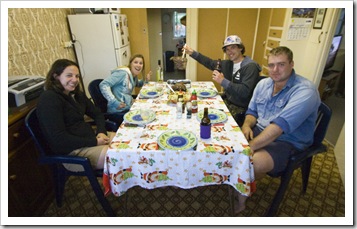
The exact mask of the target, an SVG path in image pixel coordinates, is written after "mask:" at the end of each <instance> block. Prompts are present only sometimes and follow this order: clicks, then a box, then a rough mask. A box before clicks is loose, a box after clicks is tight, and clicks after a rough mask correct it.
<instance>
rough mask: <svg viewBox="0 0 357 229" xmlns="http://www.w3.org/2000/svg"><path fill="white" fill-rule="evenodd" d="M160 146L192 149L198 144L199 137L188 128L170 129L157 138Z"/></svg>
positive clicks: (173, 148)
mask: <svg viewBox="0 0 357 229" xmlns="http://www.w3.org/2000/svg"><path fill="white" fill-rule="evenodd" d="M157 142H158V144H159V146H160V147H161V148H163V149H168V150H190V149H193V148H194V147H195V146H196V145H197V137H196V135H195V134H194V133H192V132H191V131H187V130H168V131H165V132H164V133H162V134H160V136H159V137H158V139H157Z"/></svg>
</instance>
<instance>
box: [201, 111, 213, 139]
mask: <svg viewBox="0 0 357 229" xmlns="http://www.w3.org/2000/svg"><path fill="white" fill-rule="evenodd" d="M200 136H201V138H203V139H209V138H211V119H210V118H209V117H208V108H207V107H205V108H204V111H203V118H202V119H201V124H200Z"/></svg>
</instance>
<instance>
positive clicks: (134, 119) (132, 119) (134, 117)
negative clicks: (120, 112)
mask: <svg viewBox="0 0 357 229" xmlns="http://www.w3.org/2000/svg"><path fill="white" fill-rule="evenodd" d="M142 111H144V112H145V114H146V117H143V116H142V115H141V113H142ZM155 118H156V115H155V112H154V111H153V110H149V109H137V110H130V111H128V112H126V113H125V115H124V121H125V122H126V123H132V124H137V125H145V124H147V123H150V122H152V121H154V120H155Z"/></svg>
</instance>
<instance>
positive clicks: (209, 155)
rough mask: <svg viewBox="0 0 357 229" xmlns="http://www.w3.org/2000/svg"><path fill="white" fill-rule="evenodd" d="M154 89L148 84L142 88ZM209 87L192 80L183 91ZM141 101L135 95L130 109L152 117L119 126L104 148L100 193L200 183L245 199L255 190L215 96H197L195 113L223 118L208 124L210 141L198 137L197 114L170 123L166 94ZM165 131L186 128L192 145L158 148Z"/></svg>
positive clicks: (236, 130) (243, 146)
mask: <svg viewBox="0 0 357 229" xmlns="http://www.w3.org/2000/svg"><path fill="white" fill-rule="evenodd" d="M152 86H154V82H150V83H148V84H146V85H145V86H144V87H143V88H142V89H141V90H143V89H144V88H146V89H147V88H148V87H152ZM202 88H205V89H207V88H211V89H214V90H215V91H217V89H216V88H215V86H214V84H213V83H212V82H192V83H191V88H190V89H188V90H189V91H192V90H194V89H195V90H196V91H199V90H200V89H202ZM169 92H170V91H169V90H168V89H167V90H164V93H163V95H161V96H160V97H157V98H150V99H143V98H141V96H140V95H139V96H138V98H137V99H136V100H135V102H134V104H133V105H132V107H131V110H135V109H140V108H145V109H150V110H153V111H155V115H156V119H155V120H154V121H152V122H151V123H148V124H146V126H135V125H134V126H133V125H127V124H126V123H125V121H124V122H123V123H122V124H121V126H120V128H119V129H118V131H117V132H116V136H115V137H114V138H113V141H112V142H111V144H110V146H109V150H108V151H107V155H106V162H105V164H104V175H103V184H104V187H105V194H106V195H108V194H110V193H113V194H114V195H115V196H120V195H122V194H124V193H125V192H126V191H127V190H128V189H129V188H131V187H133V186H141V187H143V188H147V189H153V188H158V187H162V186H176V187H180V188H184V189H188V188H194V187H198V186H204V185H220V184H228V185H231V186H233V187H234V188H235V189H236V190H237V191H239V192H240V193H242V194H244V195H246V196H250V195H251V194H252V193H253V192H254V191H255V182H254V170H253V164H252V155H251V151H250V148H249V145H248V142H247V140H246V139H245V137H244V135H243V133H242V132H241V129H240V127H239V126H238V125H237V123H236V122H235V120H234V119H233V117H232V116H231V115H230V113H229V111H228V109H227V107H226V105H225V103H224V102H223V100H222V98H221V96H220V95H217V96H215V97H210V98H207V97H204V98H200V97H198V111H200V110H203V108H204V107H208V108H214V109H221V110H223V111H224V112H225V113H226V114H227V120H226V121H225V122H223V123H217V124H214V125H212V129H211V138H210V139H208V140H204V139H201V138H200V121H199V120H198V119H197V114H193V115H192V118H191V119H187V118H186V114H183V116H182V119H176V106H175V104H172V103H169V102H168V93H169ZM168 130H189V131H191V132H192V133H194V134H195V135H196V137H197V141H198V143H197V147H194V149H191V150H185V151H176V150H166V149H162V148H161V147H160V146H159V144H158V137H159V136H160V134H162V133H163V132H165V131H168Z"/></svg>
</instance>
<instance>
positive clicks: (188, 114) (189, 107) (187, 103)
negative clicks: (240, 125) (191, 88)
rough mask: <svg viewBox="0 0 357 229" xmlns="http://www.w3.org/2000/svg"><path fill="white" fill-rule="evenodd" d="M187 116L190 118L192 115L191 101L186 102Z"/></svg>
mask: <svg viewBox="0 0 357 229" xmlns="http://www.w3.org/2000/svg"><path fill="white" fill-rule="evenodd" d="M186 111H187V112H186V118H188V119H190V118H191V116H192V103H191V102H190V101H188V102H186Z"/></svg>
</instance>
